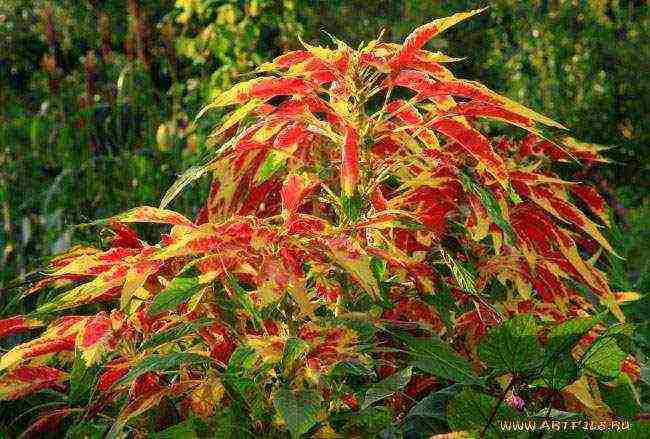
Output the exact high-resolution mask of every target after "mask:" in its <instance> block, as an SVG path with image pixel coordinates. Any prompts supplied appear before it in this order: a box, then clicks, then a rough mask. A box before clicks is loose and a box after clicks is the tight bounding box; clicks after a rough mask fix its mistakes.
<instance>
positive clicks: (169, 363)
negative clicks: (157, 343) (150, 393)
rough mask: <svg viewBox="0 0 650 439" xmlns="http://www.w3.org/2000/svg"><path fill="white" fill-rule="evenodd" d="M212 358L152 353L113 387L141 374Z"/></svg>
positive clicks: (172, 368)
mask: <svg viewBox="0 0 650 439" xmlns="http://www.w3.org/2000/svg"><path fill="white" fill-rule="evenodd" d="M211 361H212V359H211V358H209V357H205V356H203V355H199V354H192V353H186V352H176V353H173V354H167V355H160V354H152V355H149V356H148V357H147V358H145V359H144V360H142V361H140V362H139V363H138V364H137V365H136V366H135V367H133V369H131V370H130V371H129V373H128V374H126V375H125V376H124V377H123V378H122V379H120V380H119V381H117V382H116V383H115V384H113V387H118V386H123V385H125V384H129V383H131V382H132V381H133V380H135V379H136V378H138V377H139V376H140V375H142V374H145V373H147V372H167V371H171V370H177V369H178V368H179V367H181V366H183V365H190V364H201V363H208V362H211Z"/></svg>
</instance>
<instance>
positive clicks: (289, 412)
mask: <svg viewBox="0 0 650 439" xmlns="http://www.w3.org/2000/svg"><path fill="white" fill-rule="evenodd" d="M274 402H275V407H276V410H277V411H278V412H279V414H280V415H281V416H282V419H284V422H285V423H286V424H287V429H288V430H289V432H290V433H291V437H292V438H299V437H300V436H301V435H303V434H304V433H306V432H307V431H309V429H310V428H311V427H312V426H314V424H315V423H316V412H317V407H316V404H317V399H316V397H315V395H314V394H312V393H309V392H300V393H299V394H298V395H296V394H294V392H293V391H291V390H289V389H282V390H280V391H279V392H278V394H277V396H276V397H275V400H274Z"/></svg>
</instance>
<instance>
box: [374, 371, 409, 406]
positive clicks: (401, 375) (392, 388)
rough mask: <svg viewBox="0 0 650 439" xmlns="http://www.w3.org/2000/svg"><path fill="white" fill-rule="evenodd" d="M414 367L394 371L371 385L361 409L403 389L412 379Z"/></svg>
mask: <svg viewBox="0 0 650 439" xmlns="http://www.w3.org/2000/svg"><path fill="white" fill-rule="evenodd" d="M412 374H413V368H411V367H407V368H406V369H403V370H401V371H399V372H396V373H394V374H393V375H391V376H389V377H388V378H385V379H383V380H382V381H380V382H378V383H377V384H375V385H373V386H371V387H370V388H369V389H368V390H367V391H366V397H365V399H364V401H363V404H362V405H361V410H363V409H366V408H368V407H370V406H371V405H372V404H373V403H375V402H377V401H381V400H382V399H384V398H386V397H388V396H391V395H392V394H393V393H395V392H397V391H398V390H401V389H403V388H404V387H406V385H407V384H408V383H409V381H411V375H412Z"/></svg>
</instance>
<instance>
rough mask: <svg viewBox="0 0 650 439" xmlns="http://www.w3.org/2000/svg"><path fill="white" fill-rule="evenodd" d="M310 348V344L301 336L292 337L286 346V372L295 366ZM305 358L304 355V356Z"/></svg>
mask: <svg viewBox="0 0 650 439" xmlns="http://www.w3.org/2000/svg"><path fill="white" fill-rule="evenodd" d="M309 350H310V345H309V343H307V342H306V341H304V340H302V339H300V338H290V339H288V340H287V343H286V345H285V348H284V355H283V358H282V365H283V369H284V370H285V373H286V372H287V371H289V370H291V369H292V368H293V365H294V363H295V362H296V361H298V360H299V359H300V358H301V357H303V356H304V355H305V354H306V353H307V352H309ZM303 358H304V357H303Z"/></svg>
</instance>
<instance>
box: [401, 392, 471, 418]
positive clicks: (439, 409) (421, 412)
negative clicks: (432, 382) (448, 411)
mask: <svg viewBox="0 0 650 439" xmlns="http://www.w3.org/2000/svg"><path fill="white" fill-rule="evenodd" d="M462 388H463V386H462V385H460V384H453V385H451V386H449V387H445V388H444V389H441V390H438V391H437V392H432V393H430V394H429V395H427V396H425V397H424V398H423V399H422V400H420V401H419V402H418V403H417V404H415V405H414V406H413V407H411V410H409V412H408V414H407V415H406V416H407V417H411V416H421V417H431V418H438V419H441V420H444V421H446V420H447V417H446V415H445V413H444V406H445V403H446V402H447V401H449V400H450V399H451V398H452V397H454V395H456V394H458V393H459V392H460V391H461V390H462Z"/></svg>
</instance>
